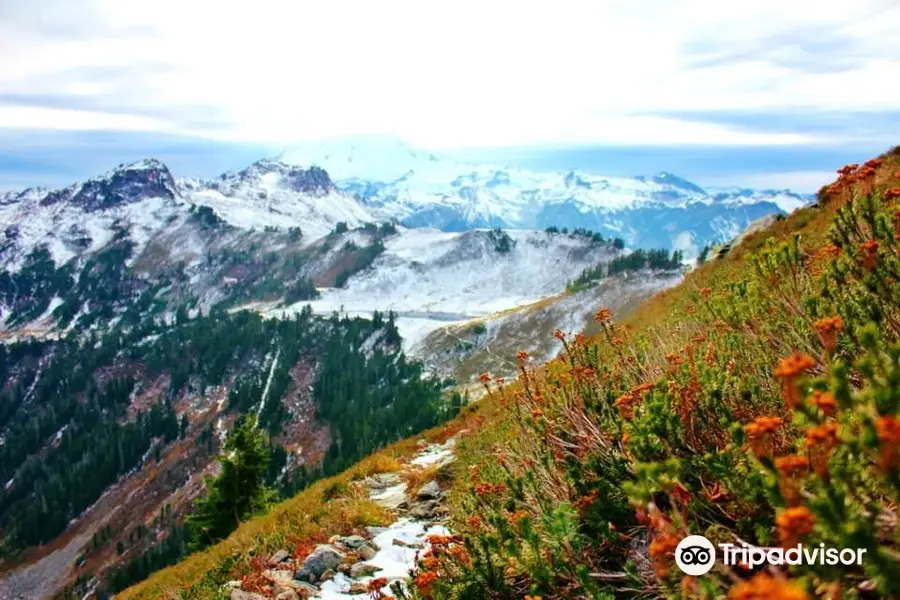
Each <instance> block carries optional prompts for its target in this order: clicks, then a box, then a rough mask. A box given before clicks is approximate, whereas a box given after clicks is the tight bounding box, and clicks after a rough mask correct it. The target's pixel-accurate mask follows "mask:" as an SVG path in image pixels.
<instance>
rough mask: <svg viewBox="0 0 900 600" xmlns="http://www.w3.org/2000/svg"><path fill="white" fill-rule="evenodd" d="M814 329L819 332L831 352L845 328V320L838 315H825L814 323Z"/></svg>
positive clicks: (826, 348)
mask: <svg viewBox="0 0 900 600" xmlns="http://www.w3.org/2000/svg"><path fill="white" fill-rule="evenodd" d="M813 329H815V330H816V332H817V333H818V334H819V339H820V340H822V345H823V346H825V350H826V351H827V352H829V353H831V352H833V351H834V347H835V346H836V345H837V336H838V334H839V333H840V332H842V331H843V330H844V320H843V319H842V318H841V317H840V316H838V315H836V316H834V317H825V318H823V319H819V320H818V321H816V322H815V323H813Z"/></svg>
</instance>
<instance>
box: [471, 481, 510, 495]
mask: <svg viewBox="0 0 900 600" xmlns="http://www.w3.org/2000/svg"><path fill="white" fill-rule="evenodd" d="M505 491H506V486H505V485H503V484H502V483H493V484H492V483H487V482H482V483H479V484H478V485H476V486H475V495H476V496H478V497H480V498H483V497H485V496H498V495H500V494H502V493H503V492H505Z"/></svg>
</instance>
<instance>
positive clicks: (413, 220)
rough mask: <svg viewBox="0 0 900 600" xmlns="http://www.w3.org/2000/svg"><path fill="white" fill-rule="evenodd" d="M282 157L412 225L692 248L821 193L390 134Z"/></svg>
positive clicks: (388, 216) (384, 216) (386, 216)
mask: <svg viewBox="0 0 900 600" xmlns="http://www.w3.org/2000/svg"><path fill="white" fill-rule="evenodd" d="M279 158H280V160H281V161H283V162H285V163H289V164H295V165H304V166H309V165H316V166H319V167H322V168H324V169H325V170H327V171H328V172H329V174H330V175H331V176H332V178H333V179H334V181H335V185H336V186H337V188H338V189H340V190H342V191H344V192H347V193H350V194H352V195H353V196H355V197H356V198H358V199H359V200H360V201H361V202H362V203H363V204H365V206H366V207H367V208H368V209H369V210H371V211H372V212H373V214H375V215H378V216H379V217H380V218H382V219H396V220H398V221H399V222H400V223H402V224H404V225H407V226H409V227H434V228H437V229H442V230H445V231H464V230H468V229H473V228H483V227H504V228H518V229H543V228H546V227H551V226H556V227H560V228H562V227H566V228H569V229H572V228H586V229H591V230H594V231H598V232H600V233H602V234H603V235H605V236H609V237H621V238H622V239H624V240H625V242H626V243H627V244H628V245H630V246H634V247H671V248H679V249H682V250H685V251H686V254H687V255H688V256H690V255H692V254H695V253H696V252H697V251H699V249H700V248H701V247H702V246H703V245H705V244H706V243H708V242H722V241H726V240H728V239H731V238H733V237H734V236H736V235H738V234H739V233H740V232H741V231H742V230H743V229H744V228H745V227H746V226H747V225H748V224H749V223H750V222H752V221H754V220H756V219H758V218H760V217H762V216H765V215H768V214H772V213H789V212H791V211H793V210H795V209H797V208H798V207H800V206H803V205H805V204H807V203H809V202H810V201H812V196H809V195H803V194H797V193H794V192H792V191H790V190H752V189H744V188H708V189H704V188H702V187H700V186H698V185H696V184H694V183H691V182H690V181H687V180H685V179H682V178H680V177H678V176H676V175H673V174H671V173H666V172H661V173H659V174H657V175H654V176H652V177H644V176H638V177H633V178H627V177H606V176H601V175H594V174H590V173H585V172H583V171H576V170H571V171H568V172H562V173H559V172H538V171H531V170H526V169H520V168H509V167H501V166H492V165H472V164H464V163H459V162H455V161H452V160H446V159H443V158H441V157H439V156H437V155H435V154H433V153H428V152H420V151H417V150H414V149H411V148H409V147H407V146H405V145H404V144H402V143H400V142H398V141H395V140H389V139H381V138H370V139H365V138H364V139H362V140H361V141H355V142H341V141H339V142H329V143H320V144H311V145H306V146H302V147H296V148H293V149H291V150H288V151H286V152H284V153H283V154H282V155H281V156H280V157H279Z"/></svg>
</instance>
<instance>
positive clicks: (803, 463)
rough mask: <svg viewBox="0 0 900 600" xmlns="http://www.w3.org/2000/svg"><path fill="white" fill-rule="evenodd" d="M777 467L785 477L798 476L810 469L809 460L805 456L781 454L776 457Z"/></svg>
mask: <svg viewBox="0 0 900 600" xmlns="http://www.w3.org/2000/svg"><path fill="white" fill-rule="evenodd" d="M775 468H776V469H778V472H779V473H781V474H782V475H784V476H785V477H797V476H800V475H803V474H804V473H806V471H807V470H808V469H809V460H808V459H807V458H806V457H805V456H780V457H778V458H776V459H775Z"/></svg>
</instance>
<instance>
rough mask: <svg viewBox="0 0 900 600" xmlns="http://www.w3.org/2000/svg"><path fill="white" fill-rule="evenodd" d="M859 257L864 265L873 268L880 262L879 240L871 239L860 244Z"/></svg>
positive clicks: (869, 268)
mask: <svg viewBox="0 0 900 600" xmlns="http://www.w3.org/2000/svg"><path fill="white" fill-rule="evenodd" d="M859 257H860V262H861V263H862V266H863V267H865V268H866V269H868V270H870V271H871V270H872V269H874V268H875V266H876V265H877V264H878V242H876V241H875V240H869V241H867V242H863V243H862V244H860V245H859Z"/></svg>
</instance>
